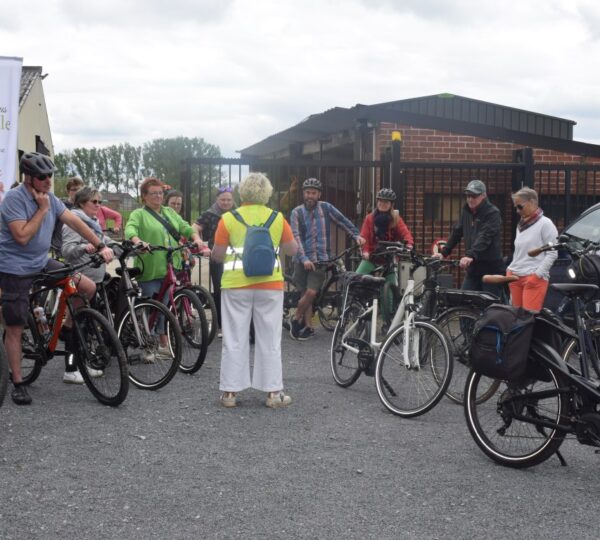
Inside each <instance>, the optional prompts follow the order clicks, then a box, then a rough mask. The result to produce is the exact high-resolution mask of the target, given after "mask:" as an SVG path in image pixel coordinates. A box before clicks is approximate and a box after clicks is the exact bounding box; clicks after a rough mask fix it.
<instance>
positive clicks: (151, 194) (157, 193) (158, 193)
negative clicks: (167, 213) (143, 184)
mask: <svg viewBox="0 0 600 540" xmlns="http://www.w3.org/2000/svg"><path fill="white" fill-rule="evenodd" d="M147 195H148V197H162V196H163V195H164V193H163V192H162V191H149V192H148V193H147Z"/></svg>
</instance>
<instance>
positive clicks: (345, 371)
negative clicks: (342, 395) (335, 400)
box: [330, 302, 369, 388]
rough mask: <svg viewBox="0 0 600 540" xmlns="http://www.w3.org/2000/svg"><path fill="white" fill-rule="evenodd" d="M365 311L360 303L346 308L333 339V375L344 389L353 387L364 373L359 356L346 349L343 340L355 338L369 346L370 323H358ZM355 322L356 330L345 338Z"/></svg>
mask: <svg viewBox="0 0 600 540" xmlns="http://www.w3.org/2000/svg"><path fill="white" fill-rule="evenodd" d="M363 311H364V307H363V306H362V305H361V304H360V303H359V302H352V303H351V304H350V306H348V307H347V308H346V311H345V312H344V315H343V317H341V318H340V320H339V321H338V323H337V324H336V326H335V330H334V331H333V336H332V338H331V356H330V360H331V373H332V375H333V380H334V381H335V383H336V384H337V385H338V386H341V387H342V388H347V387H349V386H352V385H353V384H354V383H355V382H356V381H357V380H358V378H359V377H360V374H361V372H362V368H361V364H360V361H359V357H358V355H357V354H356V353H354V352H353V351H350V350H348V349H347V348H346V347H344V343H343V340H344V339H348V338H353V339H357V340H362V341H364V342H365V344H366V345H368V343H369V342H368V334H369V325H368V322H367V321H365V320H358V321H357V319H359V317H360V314H361V313H362V312H363ZM355 322H356V323H357V325H356V327H355V328H354V329H352V330H350V332H352V333H351V335H348V336H344V334H345V333H346V332H347V329H348V328H350V327H351V326H352V325H353V324H354V323H355ZM365 338H366V340H365Z"/></svg>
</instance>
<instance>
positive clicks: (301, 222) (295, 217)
mask: <svg viewBox="0 0 600 540" xmlns="http://www.w3.org/2000/svg"><path fill="white" fill-rule="evenodd" d="M332 221H333V222H334V223H335V224H336V225H338V226H339V227H341V228H342V229H344V231H346V233H347V234H348V236H351V237H352V238H354V240H356V239H357V238H358V235H359V233H358V229H357V228H356V227H355V226H354V225H353V224H352V222H351V221H350V220H349V219H348V218H346V217H345V216H344V215H343V214H342V213H341V212H340V211H339V210H338V209H337V208H336V207H335V206H333V205H332V204H329V203H328V202H323V201H318V202H317V205H316V206H315V208H314V209H313V210H307V209H306V207H305V206H304V205H303V204H301V205H300V206H297V207H296V208H294V209H293V210H292V215H291V217H290V225H291V227H292V232H293V233H294V238H295V239H296V242H298V253H297V254H296V255H295V256H294V260H295V261H297V262H301V263H304V262H307V261H311V262H313V263H319V262H327V261H329V260H330V259H331V246H330V238H331V235H330V233H331V222H332Z"/></svg>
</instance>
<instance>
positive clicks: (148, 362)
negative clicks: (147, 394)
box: [117, 298, 181, 390]
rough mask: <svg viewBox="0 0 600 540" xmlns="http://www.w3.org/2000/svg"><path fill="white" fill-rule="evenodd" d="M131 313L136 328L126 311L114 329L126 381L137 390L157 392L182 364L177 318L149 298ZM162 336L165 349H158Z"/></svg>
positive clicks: (142, 300) (143, 300) (137, 303)
mask: <svg viewBox="0 0 600 540" xmlns="http://www.w3.org/2000/svg"><path fill="white" fill-rule="evenodd" d="M133 311H134V317H135V321H136V322H137V324H134V322H133V319H132V315H131V311H130V310H127V311H126V312H125V314H124V315H123V316H122V317H121V320H120V321H119V323H118V325H117V335H118V336H119V339H120V341H121V344H122V345H123V349H124V350H125V354H126V355H127V364H128V367H129V380H130V381H131V382H132V383H133V384H135V385H136V386H137V387H138V388H143V389H145V390H157V389H158V388H161V387H163V386H164V385H165V384H167V383H168V382H169V381H170V380H171V379H172V378H173V377H174V376H175V373H177V368H178V367H179V362H180V361H181V332H180V330H179V325H178V324H177V318H176V317H175V315H173V314H172V313H171V312H170V311H169V308H167V306H165V305H164V304H162V303H161V302H158V301H156V300H151V299H149V298H142V299H140V300H138V301H136V303H135V305H134V307H133ZM136 327H137V328H138V329H139V336H138V334H137V332H136ZM161 335H163V336H164V338H163V339H164V341H165V342H166V345H165V346H164V347H160V339H161V338H160V336H161Z"/></svg>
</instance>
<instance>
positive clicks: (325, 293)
mask: <svg viewBox="0 0 600 540" xmlns="http://www.w3.org/2000/svg"><path fill="white" fill-rule="evenodd" d="M358 247H359V246H352V247H349V248H348V249H345V250H344V251H342V252H341V253H340V254H339V255H337V256H336V257H334V258H332V259H330V260H329V261H327V262H320V263H316V264H315V267H316V268H317V270H322V271H325V272H326V273H327V277H326V279H325V280H324V281H323V283H322V284H321V287H320V288H319V290H318V291H317V295H316V296H315V299H314V301H313V312H314V313H316V314H317V315H318V317H319V322H320V323H321V326H323V328H325V330H328V331H329V332H333V330H334V329H335V325H336V323H337V321H338V319H339V311H340V290H339V280H340V276H341V275H342V274H343V273H344V272H345V271H346V266H345V264H344V259H345V258H346V256H348V255H349V254H350V253H352V252H353V251H355V250H356V249H358ZM283 279H284V282H285V290H284V293H283V327H284V328H286V329H287V330H289V329H290V327H289V320H290V317H291V316H292V314H293V312H294V310H295V309H296V306H297V305H298V302H299V301H300V298H302V294H303V292H304V291H301V290H299V289H298V287H297V285H296V284H295V283H294V279H293V276H292V275H290V274H288V273H284V274H283Z"/></svg>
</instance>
